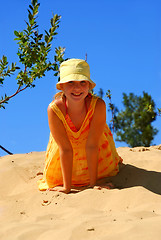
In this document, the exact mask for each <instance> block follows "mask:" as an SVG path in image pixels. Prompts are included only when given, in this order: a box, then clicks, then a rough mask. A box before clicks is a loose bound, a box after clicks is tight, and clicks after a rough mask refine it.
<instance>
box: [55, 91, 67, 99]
mask: <svg viewBox="0 0 161 240" xmlns="http://www.w3.org/2000/svg"><path fill="white" fill-rule="evenodd" d="M63 97H65V94H64V93H63V92H58V93H56V94H55V95H54V97H53V98H54V99H56V98H63Z"/></svg>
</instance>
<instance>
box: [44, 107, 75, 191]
mask: <svg viewBox="0 0 161 240" xmlns="http://www.w3.org/2000/svg"><path fill="white" fill-rule="evenodd" d="M48 122H49V128H50V131H51V134H52V136H53V138H54V139H55V141H56V143H57V145H58V147H59V153H60V161H61V168H62V175H63V184H64V186H63V187H64V189H62V191H63V192H66V193H68V192H70V190H71V181H72V166H73V149H72V145H71V143H70V141H69V138H68V136H67V133H66V130H65V128H64V125H63V123H62V122H61V120H60V119H59V118H58V116H57V115H56V113H55V112H54V111H53V110H52V109H51V107H50V106H49V107H48Z"/></svg>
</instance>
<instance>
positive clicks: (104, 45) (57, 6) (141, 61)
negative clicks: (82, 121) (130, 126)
mask: <svg viewBox="0 0 161 240" xmlns="http://www.w3.org/2000/svg"><path fill="white" fill-rule="evenodd" d="M39 2H40V8H39V14H38V24H39V26H40V32H43V33H44V30H46V29H49V26H50V18H51V17H52V13H57V14H59V15H61V16H62V19H61V22H60V28H59V30H58V33H59V34H58V35H57V37H56V39H55V40H54V42H53V48H52V49H53V51H52V52H51V53H50V59H51V60H52V59H53V56H54V48H55V47H57V46H59V45H60V46H62V47H66V54H65V57H66V58H83V59H85V54H86V53H87V54H88V59H87V61H88V63H89V65H90V68H91V78H92V79H93V81H95V82H96V84H97V86H96V88H95V92H96V93H98V91H99V89H100V88H103V89H104V93H105V92H106V91H107V90H108V89H110V90H111V92H112V99H113V102H114V103H115V105H116V106H117V107H118V108H119V110H121V109H122V108H123V105H122V93H123V92H125V93H127V94H128V93H130V92H133V93H134V94H136V95H142V92H143V91H146V92H148V93H149V94H150V95H151V96H152V98H153V99H154V101H155V103H156V106H157V107H161V65H160V64H161V61H160V60H161V59H160V56H161V55H160V54H161V52H160V31H161V25H160V23H161V18H160V14H161V2H160V1H159V0H99V1H98V0H81V1H75V0H68V1H66V0H60V1H54V0H45V1H44V0H40V1H39ZM29 4H30V0H14V1H11V0H8V1H2V2H1V10H0V35H1V37H0V58H1V57H2V55H6V56H7V57H8V61H9V62H10V63H11V62H12V61H13V62H17V63H18V57H17V55H16V53H17V49H18V45H17V44H16V42H15V41H14V37H15V36H14V30H17V31H19V30H20V31H21V30H23V29H24V28H25V27H26V24H25V21H24V20H27V14H28V13H27V9H28V6H29ZM15 78H16V75H15V76H13V77H11V78H7V79H6V81H5V84H4V87H3V88H2V87H1V88H0V96H1V95H3V93H5V92H6V93H7V94H8V95H9V94H12V93H14V92H15V91H16V87H17V85H16V80H15ZM56 82H57V79H56V78H55V77H54V76H53V72H49V73H47V74H46V77H44V78H42V79H40V80H37V81H36V87H35V88H34V89H27V90H26V91H24V92H22V93H20V94H19V95H17V96H16V97H15V98H13V99H11V100H10V101H9V104H8V105H6V109H5V110H3V109H1V110H0V145H2V146H4V147H5V148H7V149H8V150H10V151H11V152H13V153H27V152H31V151H45V150H46V147H47V143H48V138H49V128H48V120H47V106H48V104H49V103H50V102H51V101H52V98H53V96H54V94H55V93H56V88H55V84H56ZM104 100H105V102H106V104H107V105H108V99H106V98H105V97H104ZM110 118H111V116H110V113H107V123H108V122H109V121H110ZM154 126H155V127H156V128H158V129H159V130H160V131H159V133H158V135H157V136H156V137H155V139H154V141H153V144H157V145H158V144H161V117H158V119H157V120H156V121H155V122H154ZM116 146H117V147H119V146H126V144H125V143H119V142H116ZM4 154H5V153H4V152H3V151H2V150H0V156H3V155H4Z"/></svg>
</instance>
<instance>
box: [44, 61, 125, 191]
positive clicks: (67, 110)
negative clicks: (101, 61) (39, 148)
mask: <svg viewBox="0 0 161 240" xmlns="http://www.w3.org/2000/svg"><path fill="white" fill-rule="evenodd" d="M95 85H96V84H95V83H94V82H93V81H92V80H91V79H90V70H89V65H88V63H87V62H86V61H84V60H81V59H70V60H67V61H64V62H63V63H62V64H61V65H60V81H59V82H58V83H57V84H56V87H57V89H59V90H61V92H60V93H58V94H57V95H56V97H55V99H54V101H52V102H51V103H50V104H49V107H48V121H49V127H50V132H51V133H50V139H49V143H48V147H47V151H46V160H45V169H44V176H43V179H42V180H40V181H39V189H40V190H46V189H51V188H52V190H56V191H61V192H65V193H69V192H70V191H71V187H72V186H86V185H90V187H94V186H95V185H96V181H97V179H100V178H103V177H107V176H114V175H116V174H117V173H118V171H119V162H121V158H120V157H119V156H118V154H117V152H116V148H115V144H114V141H113V137H112V134H111V131H110V129H109V128H108V126H107V124H106V106H105V103H104V101H103V100H102V99H100V98H98V97H96V96H93V95H91V94H90V93H89V90H91V89H93V88H94V87H95Z"/></svg>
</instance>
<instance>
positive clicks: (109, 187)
mask: <svg viewBox="0 0 161 240" xmlns="http://www.w3.org/2000/svg"><path fill="white" fill-rule="evenodd" d="M93 188H94V189H97V190H101V189H103V188H105V189H109V190H110V189H114V188H115V186H114V185H113V184H112V183H111V182H109V183H105V184H102V185H100V186H94V187H93Z"/></svg>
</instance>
